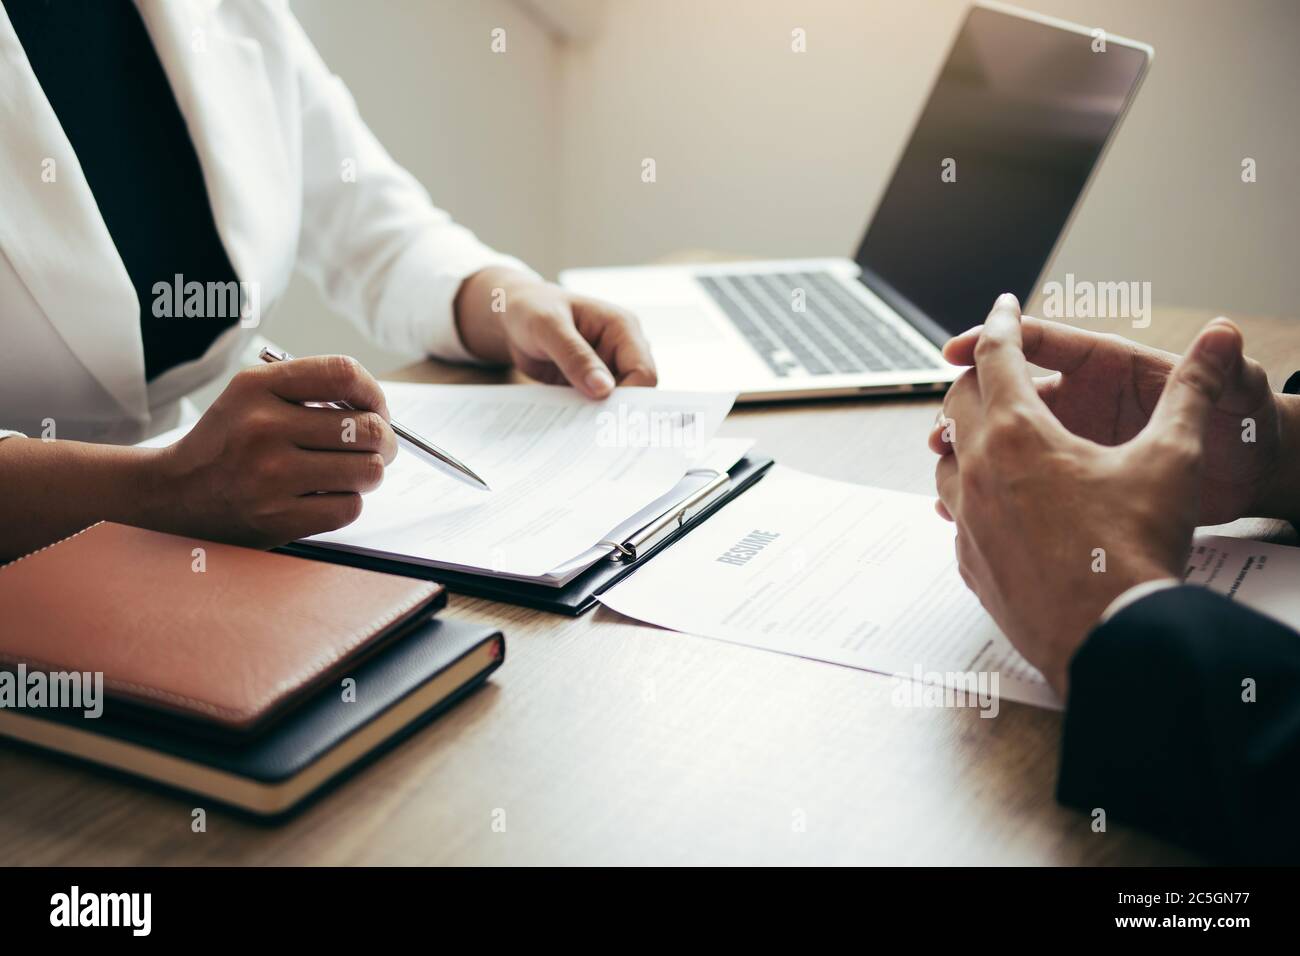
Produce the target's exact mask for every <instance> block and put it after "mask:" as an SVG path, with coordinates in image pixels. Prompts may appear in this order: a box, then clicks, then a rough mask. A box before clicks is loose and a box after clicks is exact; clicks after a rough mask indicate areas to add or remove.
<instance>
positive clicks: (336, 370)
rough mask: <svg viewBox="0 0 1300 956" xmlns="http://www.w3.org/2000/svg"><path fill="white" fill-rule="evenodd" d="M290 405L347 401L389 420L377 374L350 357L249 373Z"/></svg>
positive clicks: (303, 361) (319, 359)
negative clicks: (374, 374)
mask: <svg viewBox="0 0 1300 956" xmlns="http://www.w3.org/2000/svg"><path fill="white" fill-rule="evenodd" d="M248 371H249V372H250V373H251V374H252V376H253V380H254V381H257V382H259V383H261V384H262V385H263V386H265V387H266V389H267V390H268V391H270V392H271V393H272V394H274V395H278V396H279V397H280V398H282V399H284V400H285V401H286V402H295V403H298V402H347V403H348V404H349V405H351V406H352V407H353V408H355V409H358V410H360V411H367V412H375V413H377V414H379V415H381V416H383V418H384V420H385V421H389V420H390V419H391V416H390V415H389V414H388V403H387V402H386V401H384V390H383V389H381V388H380V387H379V383H378V382H376V381H375V378H374V376H373V375H371V374H370V373H369V372H367V371H366V370H365V369H364V368H363V367H362V365H361V363H360V362H358V361H357V360H356V359H354V358H352V357H351V356H349V355H316V356H312V357H310V358H299V359H291V360H290V361H288V362H276V363H274V364H270V365H262V366H258V367H256V368H252V369H249V370H248Z"/></svg>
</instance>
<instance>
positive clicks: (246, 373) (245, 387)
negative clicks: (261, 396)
mask: <svg viewBox="0 0 1300 956" xmlns="http://www.w3.org/2000/svg"><path fill="white" fill-rule="evenodd" d="M268 367H273V366H268ZM265 374H266V370H265V369H261V368H257V367H253V368H243V369H240V370H239V371H238V372H236V373H235V374H234V375H233V376H231V379H230V385H229V386H227V387H228V388H230V389H231V390H232V391H236V392H249V391H252V390H253V389H256V388H261V387H262V378H263V376H264V375H265Z"/></svg>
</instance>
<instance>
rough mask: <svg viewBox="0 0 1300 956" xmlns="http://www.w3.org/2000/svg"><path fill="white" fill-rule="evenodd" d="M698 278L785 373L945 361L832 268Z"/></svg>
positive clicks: (879, 368)
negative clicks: (874, 307) (874, 308)
mask: <svg viewBox="0 0 1300 956" xmlns="http://www.w3.org/2000/svg"><path fill="white" fill-rule="evenodd" d="M696 281H697V282H699V283H700V285H702V286H703V287H704V289H705V291H706V292H708V293H709V295H710V296H711V297H712V298H713V301H714V302H716V303H717V304H718V306H719V307H720V308H721V309H722V311H723V312H725V313H726V315H727V317H728V318H729V319H731V322H732V324H733V325H734V326H735V327H736V329H737V330H738V331H739V332H740V334H741V335H743V336H744V337H745V339H746V340H747V341H748V342H749V344H750V345H751V346H753V348H754V351H756V352H757V353H758V354H759V355H760V356H762V358H763V360H764V361H765V362H766V363H767V365H768V367H769V368H770V369H771V370H772V371H773V372H774V373H775V374H777V375H780V376H783V377H792V376H802V375H843V374H849V373H854V372H889V371H894V370H899V369H928V368H939V367H940V366H939V363H938V362H937V361H935V360H934V359H933V358H930V357H928V356H926V355H925V354H924V353H923V352H921V351H920V349H918V348H917V347H916V346H915V345H914V344H913V343H912V342H911V341H910V340H909V339H907V338H905V337H904V335H903V333H902V332H900V331H899V330H898V329H897V328H896V327H895V326H894V325H893V324H892V323H890V322H888V321H886V320H885V319H883V318H881V317H880V316H879V315H877V314H876V313H875V312H873V311H872V310H871V307H870V306H868V305H867V304H866V303H864V302H862V301H860V300H859V299H858V298H856V297H855V296H853V295H851V294H850V293H849V291H848V290H847V289H845V288H844V287H843V286H842V285H841V284H840V282H839V281H838V280H837V279H836V278H835V277H834V276H833V275H831V274H830V273H829V272H797V273H737V274H732V275H717V274H714V275H703V276H697V277H696ZM800 303H802V306H803V309H802V311H800V309H799V305H800Z"/></svg>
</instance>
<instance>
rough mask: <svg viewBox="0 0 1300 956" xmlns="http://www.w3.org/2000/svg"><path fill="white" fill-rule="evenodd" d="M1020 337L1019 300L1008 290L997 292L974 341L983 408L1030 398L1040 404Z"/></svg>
mask: <svg viewBox="0 0 1300 956" xmlns="http://www.w3.org/2000/svg"><path fill="white" fill-rule="evenodd" d="M1023 349H1024V345H1023V342H1022V340H1021V337H1020V303H1019V302H1017V301H1016V297H1015V296H1014V295H1012V294H1011V293H1010V292H1006V293H1003V294H1002V295H1000V296H998V300H997V302H995V303H993V311H991V312H990V313H989V317H988V319H986V320H985V322H984V331H983V333H982V334H981V335H980V339H979V342H977V343H976V345H975V367H976V368H977V369H979V375H980V394H981V396H982V397H983V400H984V408H985V410H986V411H987V410H988V409H990V408H1008V407H1011V406H1014V405H1021V406H1023V405H1026V404H1028V403H1030V402H1033V403H1034V404H1035V405H1038V406H1039V407H1041V404H1042V403H1041V402H1038V394H1037V392H1035V391H1034V384H1033V381H1032V380H1031V379H1030V376H1029V363H1028V362H1026V361H1025V353H1024V351H1023Z"/></svg>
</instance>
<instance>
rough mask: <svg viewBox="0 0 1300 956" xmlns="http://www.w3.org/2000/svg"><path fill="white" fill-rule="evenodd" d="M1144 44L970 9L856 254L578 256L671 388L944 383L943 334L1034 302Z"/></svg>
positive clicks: (952, 373) (890, 387)
mask: <svg viewBox="0 0 1300 956" xmlns="http://www.w3.org/2000/svg"><path fill="white" fill-rule="evenodd" d="M1153 55H1154V51H1153V50H1152V49H1151V47H1150V46H1147V45H1146V44H1143V43H1137V42H1135V41H1132V40H1126V39H1124V38H1122V37H1117V36H1112V35H1109V34H1104V35H1103V34H1100V31H1095V30H1093V29H1092V28H1088V27H1083V26H1078V25H1075V24H1072V23H1067V22H1065V21H1062V20H1057V19H1054V18H1051V17H1045V16H1040V15H1038V14H1034V13H1027V12H1024V11H1021V10H1017V9H1014V8H1012V7H1007V6H1003V5H1002V4H998V3H992V2H980V3H976V4H974V5H973V6H972V7H971V9H970V10H969V11H968V12H967V15H966V18H965V20H964V21H963V23H962V26H961V29H960V31H959V33H958V35H957V39H956V41H955V42H954V43H953V45H952V48H951V50H950V51H949V53H948V58H947V61H946V62H945V63H944V66H943V69H942V71H941V72H940V74H939V78H938V80H937V81H936V82H935V84H934V87H933V89H932V90H931V91H930V97H929V100H928V101H927V103H926V105H925V108H924V109H923V110H922V112H921V116H920V119H919V120H918V121H917V123H916V126H915V128H914V129H913V130H912V135H911V139H910V140H909V141H908V143H907V146H906V148H905V149H904V150H903V154H902V157H901V158H900V159H899V161H898V164H897V166H896V168H895V169H894V173H893V178H892V179H891V180H890V182H889V185H888V187H887V188H886V190H885V192H884V195H883V198H882V199H881V200H880V204H879V206H878V207H877V208H876V211H875V214H874V215H873V216H872V218H871V221H870V223H869V224H868V226H867V230H866V234H865V235H864V236H863V238H862V241H861V243H860V244H859V246H858V250H857V254H856V255H855V256H854V257H853V259H784V260H769V261H754V262H743V263H725V264H711V265H666V266H641V267H626V268H589V269H570V270H566V271H565V272H563V273H561V275H560V282H561V284H562V285H564V286H566V287H567V288H569V289H572V290H574V291H576V292H580V293H582V294H585V295H590V296H595V297H599V298H602V299H606V300H609V301H611V302H615V303H617V304H619V305H622V306H625V307H626V308H629V309H631V310H632V311H634V312H635V313H636V314H637V315H638V316H639V318H640V320H641V323H642V326H643V328H644V330H645V333H646V335H647V338H648V339H649V342H650V346H651V348H652V350H653V352H654V355H655V361H656V364H657V365H658V368H659V382H660V385H661V386H663V387H665V388H680V389H706V390H708V389H725V390H728V391H730V390H733V389H734V390H735V391H737V392H738V393H739V400H740V401H751V402H752V401H778V400H785V399H802V398H813V397H821V396H843V395H862V394H877V393H880V394H888V393H901V392H939V391H943V390H944V389H946V388H947V387H948V385H949V384H950V383H951V382H952V380H953V379H954V378H956V377H957V375H958V374H960V371H961V370H960V369H957V368H954V367H953V366H950V365H948V364H947V363H946V362H944V360H943V358H942V356H941V354H940V351H939V350H940V347H941V346H942V345H943V343H944V342H945V341H946V340H947V339H948V338H949V337H950V336H952V335H954V334H956V333H958V332H960V331H962V330H964V329H967V328H970V327H971V326H972V325H977V324H979V323H980V322H982V321H983V320H984V317H985V316H986V315H987V314H988V311H989V309H990V308H991V307H992V305H993V302H994V300H995V299H996V298H997V296H998V295H999V294H1001V293H1002V292H1008V291H1009V292H1013V293H1015V294H1016V295H1017V296H1019V297H1020V300H1021V301H1022V302H1028V300H1029V299H1030V297H1031V295H1032V293H1033V291H1034V289H1036V288H1037V287H1038V283H1039V280H1040V279H1041V277H1042V276H1043V274H1044V273H1045V272H1046V270H1047V267H1048V266H1049V265H1050V263H1051V259H1052V255H1053V253H1054V251H1055V249H1056V248H1057V246H1058V245H1059V243H1060V240H1061V239H1062V238H1063V237H1064V235H1065V233H1066V230H1067V227H1068V226H1069V224H1070V220H1071V218H1072V217H1073V215H1074V212H1075V210H1076V209H1077V208H1078V206H1079V204H1080V202H1081V201H1082V198H1083V196H1084V193H1085V192H1086V190H1087V187H1088V184H1089V181H1090V180H1091V178H1092V176H1093V174H1094V173H1095V171H1096V170H1097V168H1098V166H1099V165H1100V162H1101V158H1102V156H1103V155H1104V154H1105V151H1106V148H1107V146H1108V145H1109V143H1110V142H1111V140H1112V139H1113V138H1114V136H1115V132H1116V130H1117V129H1118V128H1119V125H1120V122H1121V120H1122V119H1123V118H1124V114H1125V112H1126V111H1127V109H1128V107H1129V104H1130V103H1132V101H1133V98H1134V96H1135V95H1136V93H1137V90H1138V87H1139V85H1140V84H1141V82H1142V78H1143V76H1144V74H1145V73H1146V70H1147V66H1148V64H1149V63H1150V61H1151V58H1152V56H1153Z"/></svg>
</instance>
